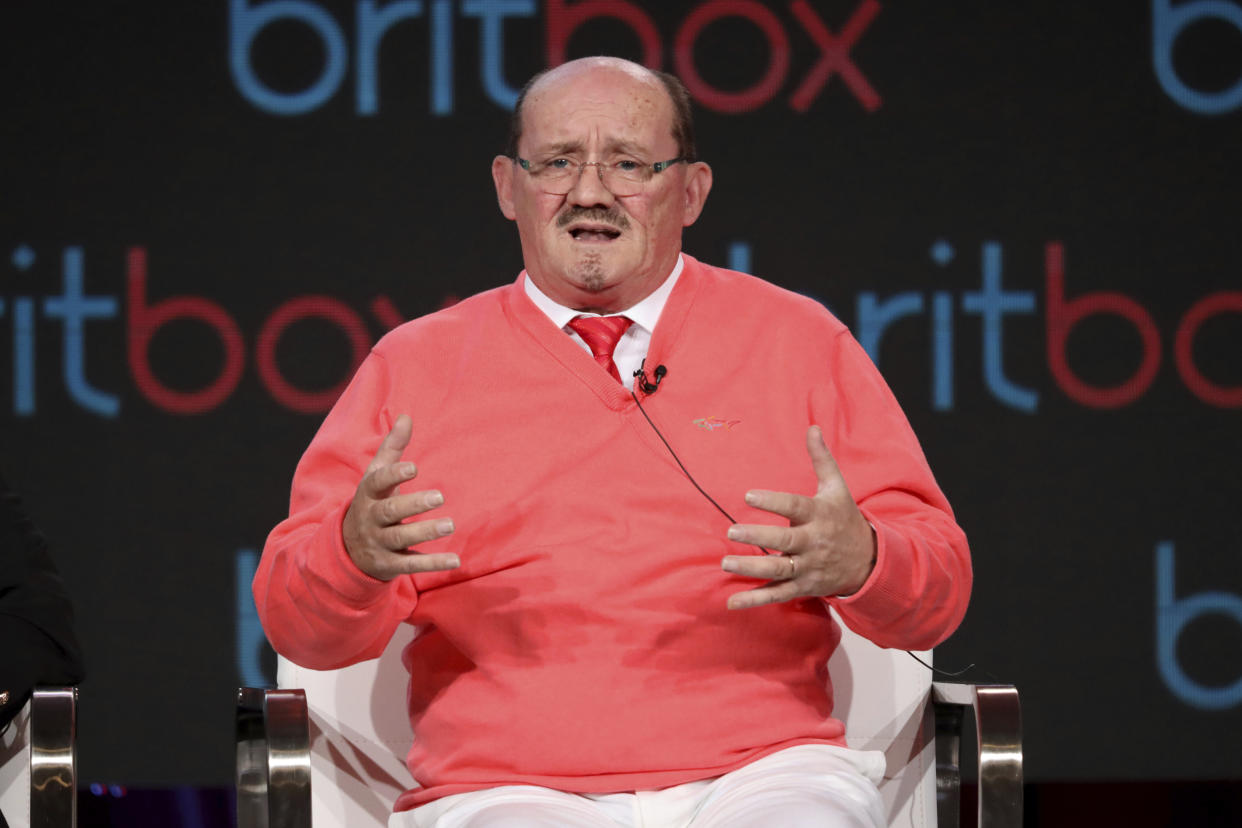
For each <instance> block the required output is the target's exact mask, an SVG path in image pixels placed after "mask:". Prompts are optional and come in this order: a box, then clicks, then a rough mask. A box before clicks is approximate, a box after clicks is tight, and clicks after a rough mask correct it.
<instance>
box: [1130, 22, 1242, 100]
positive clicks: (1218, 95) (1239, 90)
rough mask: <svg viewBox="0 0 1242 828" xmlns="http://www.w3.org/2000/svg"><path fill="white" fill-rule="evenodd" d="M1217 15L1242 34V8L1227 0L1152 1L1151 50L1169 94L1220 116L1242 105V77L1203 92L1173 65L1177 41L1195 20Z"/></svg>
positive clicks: (1161, 83) (1157, 71)
mask: <svg viewBox="0 0 1242 828" xmlns="http://www.w3.org/2000/svg"><path fill="white" fill-rule="evenodd" d="M1204 18H1216V19H1217V20H1220V21H1222V22H1224V23H1228V24H1229V25H1232V26H1234V27H1235V28H1236V29H1237V30H1238V33H1239V34H1242V7H1239V6H1237V5H1235V4H1234V3H1228V2H1225V0H1195V2H1192V3H1183V4H1181V5H1179V6H1178V7H1177V8H1174V7H1173V4H1172V3H1171V2H1170V0H1152V3H1151V39H1152V45H1151V51H1152V62H1153V63H1154V64H1155V67H1156V78H1157V79H1158V80H1159V81H1160V86H1161V87H1162V88H1163V89H1164V91H1165V93H1166V94H1167V95H1168V96H1169V97H1170V98H1172V99H1173V100H1175V101H1177V103H1178V104H1180V105H1181V106H1183V107H1184V108H1186V109H1189V110H1190V111H1191V112H1196V113H1198V114H1200V115H1220V114H1222V113H1224V112H1229V111H1230V110H1233V109H1236V108H1237V107H1238V106H1239V105H1242V77H1239V78H1238V80H1237V82H1236V83H1234V85H1233V86H1231V87H1229V88H1228V89H1222V90H1221V91H1219V92H1201V91H1199V90H1198V89H1192V88H1190V87H1189V86H1187V85H1186V84H1185V83H1183V82H1182V79H1181V77H1179V76H1178V74H1177V70H1176V69H1174V68H1173V44H1174V42H1176V40H1177V38H1178V37H1179V36H1180V35H1181V33H1182V32H1183V31H1184V30H1185V29H1186V27H1187V26H1189V25H1190V24H1192V23H1195V22H1197V21H1199V20H1203V19H1204Z"/></svg>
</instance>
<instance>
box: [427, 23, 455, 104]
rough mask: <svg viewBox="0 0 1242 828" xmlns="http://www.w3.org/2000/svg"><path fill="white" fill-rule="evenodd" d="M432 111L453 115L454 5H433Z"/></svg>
mask: <svg viewBox="0 0 1242 828" xmlns="http://www.w3.org/2000/svg"><path fill="white" fill-rule="evenodd" d="M431 111H432V113H433V114H435V115H452V114H453V4H452V3H451V2H449V0H435V2H434V3H432V4H431Z"/></svg>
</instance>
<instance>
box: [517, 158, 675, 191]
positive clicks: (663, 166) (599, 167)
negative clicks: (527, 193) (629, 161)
mask: <svg viewBox="0 0 1242 828" xmlns="http://www.w3.org/2000/svg"><path fill="white" fill-rule="evenodd" d="M513 160H514V161H516V162H517V164H518V166H519V167H521V168H522V169H524V170H526V172H528V173H530V176H531V177H532V178H535V179H536V180H538V173H537V172H535V171H534V170H532V169H531V168H532V166H533V164H532V163H531V162H530V161H529V160H528V159H525V158H523V157H522V156H520V155H515V156H513ZM566 160H567V161H569V163H571V164H577V165H578V174H577V175H576V176H575V175H574V174H572V173H570V175H568V176H567V177H566V179H565V180H566V181H567V182H569V186H567V187H566V188H565V189H564V190H561V191H555V190H547V191H546V192H548V193H550V194H553V195H565V194H566V193H568V192H569V191H570V190H572V189H573V188H574V187H575V186H577V184H578V182H579V181H581V180H582V171H583V170H585V169H586V168H587V167H595V171H596V173H598V175H599V181H600V183H601V184H603V185H604V187H606V188H607V189H608V191H609V192H611V193H613V194H614V195H636V194H637V192H635V193H618V192H617V191H616V189H615V188H613V187H612V186H610V185H609V184H608V182H607V181H606V180H605V179H604V170H615V169H616V166H615V164H610V163H608V162H606V161H582V162H578V161H574V160H572V159H566ZM683 161H687V159H686V157H685V156H684V155H679V156H677V157H676V158H670V159H668V160H667V161H656V162H655V163H654V164H642V165H639V169H647V170H651V177H649V178H644V179H643V180H642V181H636V182H633V183H635V184H637V185H638V187H639V190H638V192H641V190H642V187H643V185H645V184H646V183H647V182H648V181H650V180H651V178H654V177H655V176H656V175H657V174H659V173H662V172H664V171H665V170H667V169H668V168H669V167H671V166H673V165H674V164H680V163H681V162H683ZM616 163H622V162H616ZM543 168H544V169H546V168H547V164H544V165H543ZM622 180H625V179H622Z"/></svg>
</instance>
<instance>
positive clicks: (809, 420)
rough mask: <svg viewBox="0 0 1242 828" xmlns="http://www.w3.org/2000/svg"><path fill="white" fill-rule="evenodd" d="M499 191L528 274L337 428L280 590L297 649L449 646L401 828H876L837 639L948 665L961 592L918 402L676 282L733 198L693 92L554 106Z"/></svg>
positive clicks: (859, 366) (552, 85)
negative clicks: (918, 424)
mask: <svg viewBox="0 0 1242 828" xmlns="http://www.w3.org/2000/svg"><path fill="white" fill-rule="evenodd" d="M492 176H493V179H494V181H495V185H496V193H497V197H498V200H499V203H500V208H501V211H502V212H503V213H504V214H505V216H506V217H508V218H510V219H512V220H513V221H515V222H516V223H517V227H518V234H519V236H520V238H521V243H522V255H523V259H524V262H525V265H526V269H525V271H524V272H523V273H522V274H521V275H520V276H519V277H518V280H517V282H516V283H515V284H513V285H510V286H508V287H504V288H499V289H497V290H492V291H488V292H486V293H483V294H480V295H478V296H475V297H472V298H471V299H468V300H466V301H464V302H461V303H459V304H458V305H456V306H454V307H452V308H450V309H448V310H446V311H442V312H440V313H437V314H432V315H431V316H428V317H424V318H422V319H419V320H416V321H414V322H411V323H409V324H407V325H404V326H402V327H401V328H398V329H397V330H396V331H394V332H392V333H390V334H389V335H388V336H386V337H385V338H384V339H383V340H382V341H381V342H380V343H378V344H377V345H376V347H375V348H374V350H373V351H372V353H371V355H370V356H369V357H368V358H367V360H366V361H365V362H364V364H363V365H362V367H361V368H360V369H359V371H358V374H357V375H356V376H355V378H354V380H353V381H352V383H351V384H350V386H349V388H348V389H347V390H346V391H345V392H344V393H343V394H342V396H341V399H340V400H339V401H338V403H337V405H336V406H335V407H334V409H333V410H332V412H331V413H330V414H329V415H328V417H327V419H326V420H325V422H324V424H323V427H322V428H321V430H320V432H319V433H318V434H317V435H316V437H315V439H314V441H313V442H312V444H311V446H310V448H309V449H308V450H307V453H306V455H305V456H304V457H303V459H302V461H301V463H300V464H299V467H298V470H297V473H296V475H295V478H294V485H293V496H292V503H291V510H290V516H289V518H288V519H287V520H286V521H284V522H283V523H282V524H280V525H279V526H278V527H277V528H276V529H275V530H274V531H273V533H272V535H271V537H270V538H269V539H268V543H267V547H266V548H265V550H264V554H263V560H262V562H261V564H260V567H259V571H258V574H257V576H256V579H255V597H256V602H257V604H258V607H259V612H260V616H261V617H262V619H263V622H264V627H265V629H266V630H267V632H268V636H269V638H270V639H271V641H272V643H273V645H274V646H275V647H276V649H277V650H278V651H280V652H282V653H283V654H285V655H286V656H288V657H289V658H291V659H293V660H294V661H297V662H299V663H302V664H305V665H306V666H309V667H313V668H321V669H324V668H333V667H338V666H342V665H345V664H349V663H353V662H356V661H360V660H362V659H366V658H373V657H375V656H377V655H378V654H379V653H380V652H381V651H382V649H383V648H384V646H385V644H386V643H387V641H388V640H389V638H390V637H391V635H392V633H393V631H394V630H395V629H396V627H397V625H398V624H400V623H401V622H409V623H412V624H415V625H417V626H420V627H422V628H423V629H424V632H423V633H422V634H421V635H420V636H419V637H418V638H417V639H415V641H414V642H413V643H412V644H411V645H410V647H409V648H408V649H407V651H406V653H405V663H406V665H407V666H408V667H409V668H410V672H411V676H412V679H411V685H410V697H409V699H410V705H409V707H410V716H411V720H412V724H413V726H414V730H415V733H416V734H417V738H416V740H415V744H414V747H413V749H412V751H411V753H410V756H409V757H408V761H409V766H410V769H411V771H412V773H413V775H414V777H415V778H416V779H417V780H418V781H419V782H420V783H421V784H422V785H423V787H422V788H421V789H418V790H415V791H411V792H407V793H406V794H404V795H403V796H402V797H401V798H400V799H399V800H398V802H397V806H396V807H397V811H398V813H397V814H395V815H394V816H393V819H392V821H391V822H390V825H391V826H427V825H438V826H459V825H460V826H476V827H477V826H483V825H505V826H524V825H532V826H533V825H558V826H565V825H572V826H579V825H581V826H587V825H616V824H622V825H637V824H643V825H668V826H673V825H688V824H691V821H692V820H693V825H695V826H716V825H719V826H726V825H727V826H745V825H764V826H768V825H782V826H796V825H803V824H807V825H810V824H814V825H825V824H837V825H843V826H844V825H849V826H854V825H858V826H868V825H880V824H882V822H883V814H882V809H881V807H880V803H879V797H878V792H877V791H876V788H875V784H874V783H875V781H876V780H877V779H878V778H879V776H880V774H881V773H882V761H883V760H882V757H879V756H878V755H876V754H870V753H859V752H853V751H848V750H846V749H844V747H843V746H844V735H843V732H842V730H843V728H842V726H841V724H840V722H838V721H837V720H835V719H833V718H831V708H832V696H831V690H830V688H829V687H828V685H827V681H826V680H827V676H826V674H825V669H826V668H825V665H826V662H827V660H828V656H829V655H830V653H831V652H832V650H833V648H834V647H835V645H836V642H837V640H838V639H839V636H840V632H839V630H838V629H837V627H836V625H835V623H834V621H833V620H832V619H831V618H830V616H829V614H828V611H827V610H828V607H829V606H830V605H831V606H834V607H835V608H836V609H837V611H838V612H839V613H840V615H841V617H842V618H843V619H844V620H845V622H846V623H847V624H849V625H850V626H851V627H852V628H853V629H855V630H856V631H858V632H860V633H861V634H863V635H865V636H867V637H868V638H870V639H872V640H873V641H875V642H877V643H879V644H881V645H883V646H891V647H904V648H924V647H929V646H932V645H934V644H936V643H938V642H939V641H941V640H942V639H943V638H944V637H946V636H947V635H948V634H949V633H950V632H952V630H953V629H954V628H955V627H956V626H957V624H958V623H959V621H960V620H961V617H962V615H963V613H964V611H965V605H966V600H967V597H968V593H969V587H970V564H969V558H968V552H967V549H966V543H965V538H964V536H963V534H962V532H961V530H960V529H959V528H958V527H957V525H956V524H955V523H954V520H953V517H952V513H951V511H950V509H949V506H948V504H947V502H946V501H945V500H944V497H943V496H942V495H941V493H940V492H939V490H938V489H937V487H936V485H935V482H934V480H933V479H932V476H931V473H930V471H929V470H928V468H927V466H926V463H925V461H924V459H923V456H922V453H921V450H920V449H919V447H918V443H917V441H916V440H915V438H914V436H913V434H912V433H911V432H910V429H909V426H908V424H907V423H906V421H905V418H904V416H903V415H902V414H901V412H900V410H899V408H898V407H897V404H896V402H895V401H894V400H893V398H892V396H891V394H890V393H889V391H888V389H887V388H886V386H885V385H884V383H883V381H882V380H881V379H880V378H879V376H878V374H877V373H876V371H875V369H874V367H873V366H872V365H871V363H870V361H869V360H868V359H867V357H866V355H865V354H864V353H863V351H862V350H861V348H860V347H859V346H858V345H857V343H855V342H854V340H853V339H852V338H850V336H849V334H848V332H847V331H846V330H845V328H844V327H843V326H842V325H841V324H840V323H839V322H838V321H837V320H835V319H834V318H833V317H832V316H831V315H830V314H829V313H828V312H827V311H825V310H824V309H823V307H822V306H820V305H819V304H818V303H815V302H813V301H811V300H808V299H806V298H804V297H800V296H796V295H794V294H791V293H788V292H786V291H783V290H781V289H779V288H776V287H774V286H772V285H769V284H767V283H765V282H762V281H760V280H758V279H754V278H752V277H749V276H745V275H742V274H737V273H732V272H728V271H723V270H719V269H717V268H712V267H709V266H706V265H704V264H701V263H699V262H697V261H695V260H694V259H693V258H691V257H689V256H686V255H683V254H682V253H681V251H680V248H681V231H682V228H683V227H684V226H687V225H690V224H692V223H693V222H694V221H695V220H696V219H697V218H698V216H699V213H700V211H701V210H702V208H703V204H704V201H705V200H706V198H707V194H708V192H709V191H710V189H711V185H712V174H711V170H710V169H709V168H708V166H707V165H706V164H703V163H701V162H698V161H697V160H696V158H695V150H694V143H693V130H692V127H691V124H690V118H689V104H688V98H687V96H686V93H685V90H684V88H683V87H681V86H680V84H679V83H678V82H676V80H675V79H672V78H670V77H668V76H661V75H657V74H654V73H652V72H650V71H648V70H646V69H644V68H643V67H640V66H637V65H635V64H632V63H629V62H626V61H620V60H616V59H610V58H590V59H585V60H580V61H574V62H572V63H568V64H565V65H563V66H560V67H557V68H555V69H553V70H551V71H549V72H547V73H545V74H543V75H541V76H538V77H537V78H536V79H535V80H534V81H532V83H531V84H528V86H527V89H526V90H525V91H524V93H523V96H522V98H521V100H519V103H518V108H517V111H516V112H515V115H514V129H513V135H512V136H511V141H510V147H509V153H508V154H507V155H504V156H499V157H497V158H496V159H495V160H494V161H493V162H492ZM599 317H603V318H602V319H601V318H599ZM635 371H637V372H638V374H637V376H636V377H635V378H634V379H632V380H631V377H632V376H634V374H635ZM622 378H624V383H623V382H622V381H620V380H622ZM415 464H417V465H415ZM416 476H417V478H418V480H417V483H416V484H411V481H413V480H414V478H415V477H416ZM404 484H411V485H409V486H407V487H406V489H402V488H401V487H402V486H403V485H404ZM709 500H710V502H709ZM722 513H727V514H728V515H731V516H732V517H725V516H724V515H723V514H722ZM734 518H736V520H734ZM760 547H762V549H761V548H760ZM833 814H835V815H836V819H837V821H836V822H835V823H834V822H831V821H830V819H831V815H833Z"/></svg>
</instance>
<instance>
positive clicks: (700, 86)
mask: <svg viewBox="0 0 1242 828" xmlns="http://www.w3.org/2000/svg"><path fill="white" fill-rule="evenodd" d="M722 17H741V18H745V19H746V20H749V21H750V22H752V23H754V24H755V25H756V26H758V27H759V31H761V32H762V33H763V36H764V37H765V38H766V39H767V41H768V51H769V53H770V60H769V62H768V68H767V71H766V72H765V73H764V76H763V77H762V78H760V79H759V80H758V81H757V82H756V83H755V84H754V85H752V86H750V87H748V88H746V89H743V90H741V91H739V92H725V91H724V90H721V89H717V88H715V87H713V86H710V85H709V84H708V83H707V81H705V80H703V78H702V77H701V76H700V75H699V70H698V69H697V68H696V67H695V65H694V42H695V40H697V39H698V36H699V34H700V33H701V32H702V31H703V29H704V28H705V27H706V26H707V25H708V24H709V23H712V22H713V21H716V20H719V19H720V18H722ZM673 63H674V65H675V66H676V67H677V74H678V75H679V76H680V77H681V79H682V81H684V82H685V84H686V88H687V89H689V90H690V94H691V95H693V96H694V98H695V100H697V101H698V102H699V103H701V104H703V106H705V107H707V108H708V109H714V110H716V111H717V112H734V113H736V112H747V111H750V110H752V109H758V108H759V107H760V106H763V105H764V104H765V103H767V102H768V101H770V100H771V99H772V97H773V96H774V95H776V93H777V91H779V90H780V88H781V84H782V83H784V82H785V76H786V75H787V74H788V72H789V38H787V37H786V36H785V29H784V28H783V27H782V26H781V22H780V21H779V20H777V19H776V15H774V14H773V13H772V12H771V11H769V10H768V9H767V7H765V6H763V5H762V4H760V3H757V2H755V0H711V1H710V2H707V3H704V4H703V5H701V6H699V7H698V8H696V9H695V10H694V11H693V12H691V13H690V15H689V16H688V17H687V18H686V19H685V21H683V22H682V24H681V28H680V29H678V30H677V37H676V38H675V40H674V44H673Z"/></svg>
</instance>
